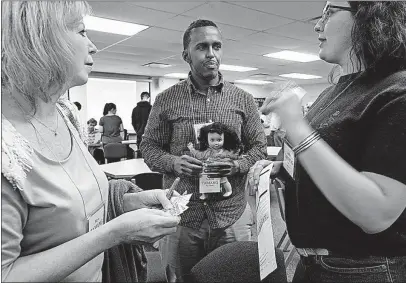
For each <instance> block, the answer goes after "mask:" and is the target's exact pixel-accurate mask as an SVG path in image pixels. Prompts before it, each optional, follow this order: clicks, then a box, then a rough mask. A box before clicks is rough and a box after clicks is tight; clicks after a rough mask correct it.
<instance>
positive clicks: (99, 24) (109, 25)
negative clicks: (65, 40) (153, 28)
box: [83, 16, 149, 36]
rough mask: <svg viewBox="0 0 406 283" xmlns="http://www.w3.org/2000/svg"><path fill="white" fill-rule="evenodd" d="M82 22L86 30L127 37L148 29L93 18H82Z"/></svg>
mask: <svg viewBox="0 0 406 283" xmlns="http://www.w3.org/2000/svg"><path fill="white" fill-rule="evenodd" d="M83 22H84V24H85V27H86V29H88V30H96V31H101V32H107V33H115V34H121V35H127V36H133V35H135V34H137V33H139V32H140V31H143V30H145V29H147V28H149V26H144V25H139V24H134V23H128V22H121V21H115V20H110V19H105V18H99V17H93V16H86V17H84V19H83Z"/></svg>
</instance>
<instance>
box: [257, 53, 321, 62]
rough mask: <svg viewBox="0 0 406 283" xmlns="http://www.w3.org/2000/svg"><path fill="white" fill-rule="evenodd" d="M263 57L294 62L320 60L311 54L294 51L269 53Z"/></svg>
mask: <svg viewBox="0 0 406 283" xmlns="http://www.w3.org/2000/svg"><path fill="white" fill-rule="evenodd" d="M263 56H265V57H271V58H276V59H283V60H289V61H296V62H312V61H317V60H320V57H319V56H317V55H313V54H306V53H300V52H295V51H289V50H284V51H280V52H276V53H269V54H265V55H263Z"/></svg>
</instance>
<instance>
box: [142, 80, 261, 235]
mask: <svg viewBox="0 0 406 283" xmlns="http://www.w3.org/2000/svg"><path fill="white" fill-rule="evenodd" d="M207 122H221V123H224V124H226V125H227V126H228V127H230V128H231V129H232V130H234V131H235V132H236V133H237V135H238V136H239V137H240V138H241V140H242V142H243V143H244V149H245V152H244V153H243V154H244V155H243V157H242V158H241V159H239V160H238V163H239V165H240V173H238V174H236V175H234V176H231V177H228V180H229V182H230V183H231V186H232V188H233V194H232V195H231V196H230V197H228V198H224V197H223V196H222V194H209V198H208V199H207V200H204V201H202V200H200V199H199V178H198V177H195V178H194V177H182V176H181V180H180V182H179V184H178V186H177V188H176V191H178V192H179V193H181V194H182V193H183V192H185V191H187V192H188V193H193V195H192V197H191V199H190V202H189V204H188V206H189V209H188V210H186V211H185V212H184V213H183V214H182V219H181V222H180V225H182V226H187V227H190V228H195V229H199V228H200V226H201V223H202V222H203V220H204V219H206V218H207V220H208V222H209V225H210V227H211V228H213V229H214V228H225V227H228V226H230V225H232V224H233V223H234V222H235V221H237V220H238V219H239V218H240V217H241V215H242V213H243V212H244V209H245V206H246V200H245V197H244V195H245V194H244V189H245V181H246V175H247V172H248V170H249V168H250V167H251V166H252V165H254V163H255V162H256V161H258V160H261V159H264V158H266V140H265V134H264V131H263V129H262V125H261V121H260V118H259V114H258V111H257V107H256V105H255V103H254V98H253V97H252V95H251V94H249V93H247V92H245V91H244V90H242V89H240V88H238V87H236V86H234V85H233V84H231V83H229V82H226V81H223V79H222V76H221V74H220V82H219V84H218V85H216V86H211V87H209V90H208V92H207V94H204V93H201V92H199V91H198V90H197V89H196V87H195V86H194V85H193V83H192V81H191V75H190V74H189V78H188V79H187V80H184V81H182V82H179V83H178V84H176V85H174V86H172V87H171V88H169V89H167V90H165V91H163V92H162V93H160V94H159V95H158V96H157V98H156V100H155V103H154V105H153V106H152V109H151V114H150V116H149V119H148V124H147V126H146V129H145V132H144V136H143V139H142V142H141V152H142V155H143V157H144V160H145V162H146V163H147V165H148V166H149V167H150V168H151V169H152V170H153V171H158V172H162V173H163V174H164V188H165V189H168V188H169V187H170V186H171V185H172V183H173V181H174V180H175V178H176V177H177V175H176V173H175V172H174V170H173V168H174V162H175V159H176V157H177V156H181V155H183V154H184V153H185V151H186V150H188V149H187V145H188V143H189V142H193V143H194V144H196V136H195V132H194V128H193V125H194V124H201V123H207Z"/></svg>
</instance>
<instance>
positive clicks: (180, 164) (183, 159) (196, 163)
mask: <svg viewBox="0 0 406 283" xmlns="http://www.w3.org/2000/svg"><path fill="white" fill-rule="evenodd" d="M202 165H203V163H202V162H201V161H200V160H198V159H196V158H193V157H191V156H188V155H182V156H180V157H176V160H175V163H174V165H173V170H174V171H175V173H176V174H177V175H178V176H188V177H193V176H197V175H199V173H201V172H202V169H203V167H202Z"/></svg>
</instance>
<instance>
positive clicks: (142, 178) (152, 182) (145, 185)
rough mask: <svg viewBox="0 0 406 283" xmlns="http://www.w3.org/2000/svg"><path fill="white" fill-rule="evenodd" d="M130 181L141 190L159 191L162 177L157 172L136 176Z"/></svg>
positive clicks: (161, 185)
mask: <svg viewBox="0 0 406 283" xmlns="http://www.w3.org/2000/svg"><path fill="white" fill-rule="evenodd" d="M131 180H132V181H134V182H135V184H136V185H137V186H138V187H140V188H141V189H143V190H154V189H158V190H161V189H162V188H163V175H162V174H161V173H158V172H148V173H141V174H137V175H135V176H133V177H132V178H131Z"/></svg>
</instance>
